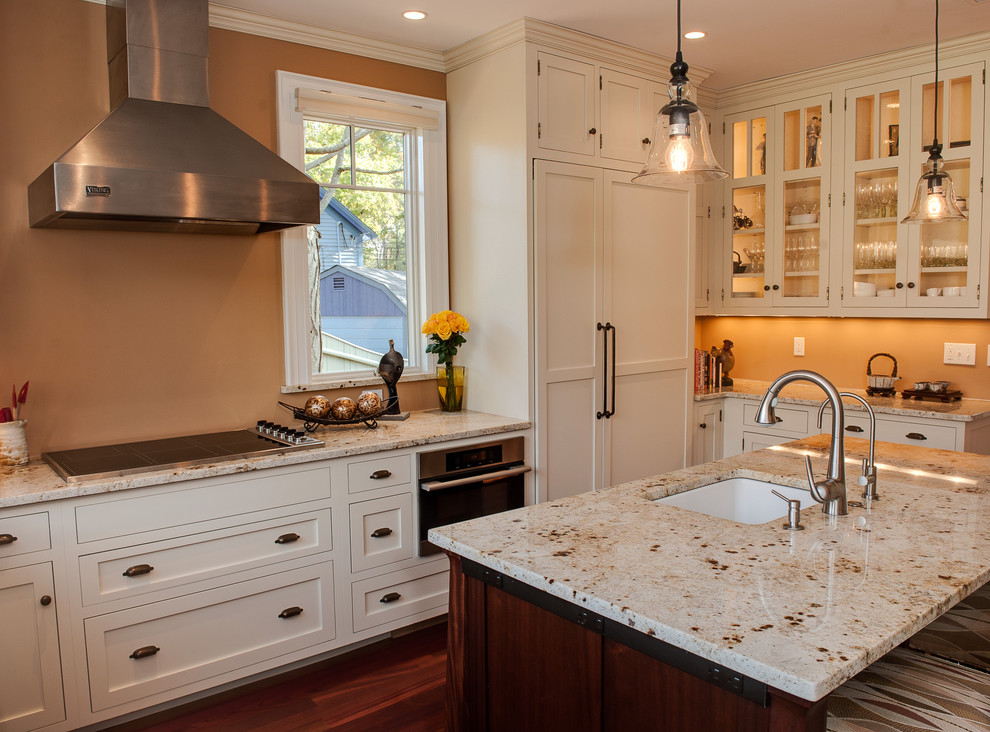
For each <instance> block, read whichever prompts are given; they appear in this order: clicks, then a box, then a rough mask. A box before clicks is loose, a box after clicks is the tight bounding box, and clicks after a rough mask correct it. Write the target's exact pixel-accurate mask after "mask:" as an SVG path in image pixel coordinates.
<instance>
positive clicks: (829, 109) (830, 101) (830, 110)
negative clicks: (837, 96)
mask: <svg viewBox="0 0 990 732" xmlns="http://www.w3.org/2000/svg"><path fill="white" fill-rule="evenodd" d="M828 113H829V114H832V100H831V99H829V100H828Z"/></svg>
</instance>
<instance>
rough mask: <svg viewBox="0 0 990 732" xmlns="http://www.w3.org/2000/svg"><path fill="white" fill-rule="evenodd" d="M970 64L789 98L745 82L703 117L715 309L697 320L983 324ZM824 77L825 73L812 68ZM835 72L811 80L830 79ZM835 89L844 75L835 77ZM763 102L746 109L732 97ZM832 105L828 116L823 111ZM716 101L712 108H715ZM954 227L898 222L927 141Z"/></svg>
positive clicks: (979, 137)
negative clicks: (709, 154)
mask: <svg viewBox="0 0 990 732" xmlns="http://www.w3.org/2000/svg"><path fill="white" fill-rule="evenodd" d="M983 49H984V50H983V51H982V53H973V52H972V46H970V47H969V49H968V50H967V53H966V54H962V53H961V52H960V53H957V54H955V58H954V63H943V65H942V68H941V69H940V72H939V84H938V88H936V86H935V83H934V73H933V70H932V69H930V68H929V67H930V58H931V56H930V54H921V55H919V56H918V57H917V58H919V59H920V58H923V57H924V56H926V55H927V59H929V60H927V61H926V62H924V63H922V62H921V61H916V62H915V65H913V66H906V67H905V72H907V73H904V74H903V75H901V76H898V75H897V74H896V72H891V71H890V70H889V69H888V70H887V71H886V72H885V73H883V74H882V75H878V76H877V77H876V78H875V79H873V80H871V79H869V78H868V77H866V78H864V77H862V76H861V77H860V79H859V80H857V81H855V82H845V83H843V82H837V83H832V84H822V86H821V89H820V93H818V94H813V95H808V94H807V90H808V89H809V88H811V86H812V85H811V84H809V82H808V78H807V76H805V77H802V78H801V79H800V82H801V83H800V84H798V83H795V84H794V87H795V89H799V90H801V91H802V92H803V93H801V94H796V95H792V97H793V98H791V97H789V96H788V95H787V94H786V93H784V92H782V91H780V90H782V89H786V88H787V83H786V81H784V80H776V81H775V83H774V84H773V86H772V87H771V88H772V89H774V90H776V91H774V92H773V93H768V92H764V90H762V89H761V88H760V85H754V86H753V87H752V90H751V91H750V90H747V93H746V94H742V93H733V94H731V95H730V97H729V98H730V99H731V100H732V101H731V105H730V104H726V105H725V112H724V113H723V114H722V115H721V116H720V117H718V119H717V120H716V129H717V130H718V131H719V132H721V133H722V152H721V154H720V159H721V160H722V161H723V164H725V167H726V168H727V169H728V170H729V173H730V176H729V178H728V179H727V180H726V181H724V182H722V183H721V191H720V195H721V202H720V206H721V208H722V211H723V221H722V226H721V227H715V228H713V229H712V239H711V243H710V252H711V256H712V260H713V262H714V264H713V265H712V267H711V268H710V269H709V272H710V275H711V277H712V289H713V290H714V291H716V292H717V291H718V290H717V289H716V288H717V285H716V283H717V282H720V283H721V288H722V289H721V298H720V299H715V300H714V302H709V304H708V306H707V308H702V307H699V313H704V312H715V313H719V312H723V313H746V314H761V313H762V314H770V313H773V314H786V315H844V316H849V315H855V316H883V317H892V316H894V317H897V316H901V317H903V316H912V317H955V318H960V317H961V318H986V317H987V314H988V308H987V292H986V289H987V279H988V275H987V271H986V270H987V266H986V265H987V262H988V260H990V245H988V243H987V241H986V237H985V236H981V232H982V224H983V206H984V201H983V196H984V193H983V169H984V165H985V150H984V140H983V130H984V103H985V99H984V97H985V66H986V57H990V42H988V43H985V44H983ZM826 72H827V70H826ZM839 76H840V74H838V73H832V74H831V76H829V75H828V74H827V73H825V72H823V74H822V78H826V79H828V78H831V79H836V78H839ZM844 78H848V76H846V77H844ZM749 96H752V98H754V99H757V98H759V99H764V100H768V101H772V102H775V103H774V104H772V105H770V106H762V107H759V108H755V109H749V110H747V111H732V110H733V109H746V107H745V106H744V105H745V99H746V98H748V97H749ZM833 101H834V103H835V106H834V109H835V111H834V114H833V112H832V110H833ZM720 104H721V100H720ZM936 108H937V117H938V121H937V124H938V130H937V133H938V139H939V142H940V143H941V144H942V146H943V150H942V158H943V160H944V168H945V170H946V171H947V172H948V173H949V174H950V175H951V176H952V180H953V183H954V185H955V194H956V197H957V200H958V202H959V204H960V207H961V208H962V209H963V210H964V211H965V212H966V214H967V216H968V220H967V221H961V222H949V223H940V224H923V225H913V224H902V223H901V220H902V219H903V218H904V217H905V216H906V215H907V213H908V211H909V210H910V208H911V205H912V199H913V197H914V192H915V187H916V185H917V182H918V180H919V178H920V176H921V174H922V172H923V170H924V166H925V162H926V161H927V160H928V155H929V152H930V148H931V144H932V139H933V137H934V136H935V133H936V130H935V124H936V123H935V116H936Z"/></svg>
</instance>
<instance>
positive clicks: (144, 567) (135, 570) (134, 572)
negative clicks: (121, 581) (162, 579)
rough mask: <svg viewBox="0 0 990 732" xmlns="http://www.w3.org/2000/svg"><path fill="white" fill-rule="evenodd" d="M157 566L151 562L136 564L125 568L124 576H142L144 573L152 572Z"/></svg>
mask: <svg viewBox="0 0 990 732" xmlns="http://www.w3.org/2000/svg"><path fill="white" fill-rule="evenodd" d="M154 571H155V568H154V567H152V566H151V565H150V564H135V565H134V566H133V567H128V568H127V569H125V570H124V577H140V576H141V575H142V574H150V573H151V572H154Z"/></svg>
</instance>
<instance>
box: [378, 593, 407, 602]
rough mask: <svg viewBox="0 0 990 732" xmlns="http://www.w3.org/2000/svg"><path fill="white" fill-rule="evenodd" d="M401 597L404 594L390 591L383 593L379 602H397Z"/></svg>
mask: <svg viewBox="0 0 990 732" xmlns="http://www.w3.org/2000/svg"><path fill="white" fill-rule="evenodd" d="M400 597H402V595H400V594H399V593H398V592H389V593H388V594H387V595H383V596H382V599H381V600H379V601H378V602H384V603H386V604H387V603H390V602H395V601H396V600H398V599H399V598H400Z"/></svg>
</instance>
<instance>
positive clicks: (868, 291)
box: [853, 282, 877, 297]
mask: <svg viewBox="0 0 990 732" xmlns="http://www.w3.org/2000/svg"><path fill="white" fill-rule="evenodd" d="M876 295H877V286H876V285H875V284H873V283H872V282H853V296H854V297H876Z"/></svg>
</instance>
